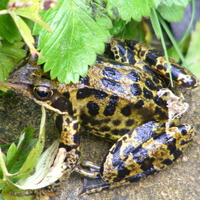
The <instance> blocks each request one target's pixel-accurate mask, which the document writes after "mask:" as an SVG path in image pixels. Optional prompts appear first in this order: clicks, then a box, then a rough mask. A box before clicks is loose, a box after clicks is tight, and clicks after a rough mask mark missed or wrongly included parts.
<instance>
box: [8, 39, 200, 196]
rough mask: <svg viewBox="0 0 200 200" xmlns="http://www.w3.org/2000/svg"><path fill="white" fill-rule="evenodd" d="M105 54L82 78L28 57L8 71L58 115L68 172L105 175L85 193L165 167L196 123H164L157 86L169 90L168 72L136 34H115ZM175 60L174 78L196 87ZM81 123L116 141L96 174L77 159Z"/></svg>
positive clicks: (32, 96)
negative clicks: (70, 78)
mask: <svg viewBox="0 0 200 200" xmlns="http://www.w3.org/2000/svg"><path fill="white" fill-rule="evenodd" d="M105 54H106V56H99V57H98V59H97V61H96V64H95V65H93V66H91V67H90V68H89V72H88V75H87V76H86V77H84V78H80V80H79V82H78V83H70V84H67V85H66V84H64V83H59V82H58V81H57V80H56V79H54V80H51V79H50V78H49V73H44V72H43V70H42V66H38V65H36V64H35V62H34V61H32V60H30V59H28V58H25V59H24V60H22V61H21V63H19V65H18V66H16V67H15V68H14V70H13V71H12V73H11V74H10V76H9V82H10V83H13V84H15V85H18V86H19V87H15V91H17V92H19V93H21V94H23V95H24V96H26V97H28V98H30V99H33V100H34V101H35V102H36V103H38V104H40V105H42V106H44V107H45V108H47V109H50V110H52V111H55V112H56V113H57V116H56V119H55V122H56V125H57V127H58V130H59V131H60V133H61V139H60V148H63V147H64V148H65V149H66V150H67V152H68V154H67V156H66V160H65V161H66V163H67V164H68V166H67V169H66V171H67V172H68V173H71V172H72V171H76V172H78V173H82V174H84V175H85V176H92V177H93V178H97V177H101V178H102V179H103V180H104V182H103V181H102V183H101V184H97V185H92V186H87V187H85V189H84V191H83V192H84V193H90V192H97V191H101V190H104V189H108V188H112V187H117V186H120V185H122V184H128V183H130V182H133V181H137V180H139V179H140V178H143V177H146V176H148V175H151V174H154V173H155V172H156V171H160V170H162V169H164V168H166V167H167V166H168V165H170V164H171V163H172V162H173V161H174V160H176V159H177V158H178V157H179V156H180V155H181V154H182V152H183V151H184V150H185V148H186V147H187V146H188V144H189V143H190V141H191V140H192V138H193V136H194V130H193V128H192V127H191V126H190V125H183V124H182V125H174V124H173V123H172V125H171V127H170V128H169V129H165V122H167V120H168V108H167V100H166V96H165V95H164V96H161V97H159V96H158V94H157V92H158V91H159V90H160V89H163V88H168V86H169V81H168V79H169V73H168V69H167V64H166V60H165V58H164V56H163V54H162V53H161V52H159V51H156V50H155V49H154V48H152V47H149V46H147V45H144V44H141V43H135V42H133V41H131V40H118V39H113V40H112V42H111V43H110V44H109V45H108V46H107V49H106V53H105ZM170 63H171V73H172V77H173V80H174V82H175V83H176V84H178V85H181V86H182V87H184V88H186V89H193V88H196V87H197V86H198V83H197V80H196V78H195V76H194V75H192V74H191V73H190V72H188V71H187V70H186V69H184V68H183V67H181V66H179V65H178V64H177V63H175V62H174V61H173V60H171V59H170ZM82 128H84V130H89V131H90V132H91V133H92V134H95V135H97V136H100V137H103V138H105V139H106V140H109V141H112V142H114V145H113V146H112V148H111V149H110V150H109V152H108V153H107V155H106V156H105V158H104V160H103V162H102V165H101V167H100V169H99V171H98V172H94V173H92V172H91V173H90V174H92V175H89V173H87V172H86V171H84V170H83V169H82V168H81V165H80V164H79V156H80V150H79V135H80V133H81V132H82V130H83V129H82ZM97 174H98V175H97Z"/></svg>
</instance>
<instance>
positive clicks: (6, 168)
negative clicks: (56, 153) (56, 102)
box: [0, 109, 46, 200]
mask: <svg viewBox="0 0 200 200" xmlns="http://www.w3.org/2000/svg"><path fill="white" fill-rule="evenodd" d="M42 111H43V115H42V120H41V126H40V134H39V138H38V140H36V139H33V134H34V130H33V128H31V127H28V128H26V129H25V130H23V131H22V133H21V135H20V138H19V142H18V145H15V144H14V143H12V144H11V145H10V147H9V149H8V151H7V154H6V155H4V154H3V153H2V152H1V151H0V188H1V190H2V193H1V194H2V196H3V198H4V199H16V200H17V199H18V198H17V197H16V198H15V197H14V196H13V197H12V198H11V196H10V194H8V191H9V192H10V191H12V192H19V191H20V190H19V186H18V185H16V184H15V183H16V182H17V181H18V180H20V179H22V178H27V177H29V175H30V174H31V173H32V172H33V170H34V167H35V166H36V164H37V162H38V160H39V158H40V156H41V153H42V150H43V147H44V137H45V132H44V125H45V119H46V114H45V111H44V109H43V110H42ZM21 192H22V191H21ZM27 199H28V198H27Z"/></svg>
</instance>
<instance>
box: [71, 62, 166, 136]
mask: <svg viewBox="0 0 200 200" xmlns="http://www.w3.org/2000/svg"><path fill="white" fill-rule="evenodd" d="M141 64H144V63H143V62H142V61H141V63H137V64H136V65H134V66H132V65H126V64H121V63H119V62H115V61H110V60H105V59H100V61H97V63H96V64H95V65H94V66H92V67H90V69H89V73H88V76H87V77H85V78H82V79H81V81H80V82H81V84H84V87H81V88H79V89H78V90H77V92H76V101H77V105H82V106H80V107H81V115H80V117H81V120H82V125H83V126H85V127H86V128H89V129H92V130H93V132H94V133H96V134H97V135H100V136H101V137H106V138H107V139H109V140H116V139H118V138H119V137H120V136H121V135H124V134H125V133H127V131H129V130H132V129H133V128H135V127H137V126H139V125H141V124H143V123H144V122H147V121H150V120H160V119H167V108H166V101H165V100H163V98H160V97H158V95H157V91H158V90H159V89H161V88H165V87H166V85H165V83H164V81H163V80H162V79H160V77H159V76H158V75H156V74H155V75H154V76H152V74H149V73H148V72H145V71H143V70H142V69H141V66H137V65H141ZM144 67H145V66H144ZM74 102H75V101H74ZM96 130H98V131H96Z"/></svg>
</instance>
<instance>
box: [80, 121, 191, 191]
mask: <svg viewBox="0 0 200 200" xmlns="http://www.w3.org/2000/svg"><path fill="white" fill-rule="evenodd" d="M147 124H148V123H147ZM144 126H145V125H143V126H141V127H139V128H137V129H135V130H134V131H132V132H129V133H127V134H126V135H124V136H123V137H122V138H121V139H119V140H118V141H117V143H116V144H114V145H113V146H112V148H111V149H110V150H109V152H108V154H107V156H106V157H105V159H104V162H103V164H102V166H101V168H100V175H101V178H102V179H103V181H104V182H102V180H101V183H100V184H99V183H97V184H93V183H92V184H90V185H87V186H85V188H84V190H83V191H82V192H81V194H85V193H93V192H99V191H102V190H106V189H109V188H113V187H118V186H120V185H126V184H129V183H132V182H136V181H138V180H140V179H141V178H145V177H146V176H149V175H152V174H154V173H155V172H159V171H161V170H163V169H165V168H166V167H167V166H169V165H170V164H172V163H173V161H175V160H176V159H177V158H179V157H180V156H181V155H182V153H183V151H184V150H185V149H186V148H187V146H188V145H189V143H190V142H191V141H192V139H193V137H194V130H193V128H192V127H191V126H190V125H179V126H177V127H170V128H169V129H167V130H165V131H163V132H161V133H159V134H155V135H153V136H152V137H150V138H149V139H147V140H146V141H144V142H142V143H138V145H137V146H133V145H131V144H134V145H136V137H135V136H136V135H137V132H138V131H140V134H142V133H141V130H142V131H144V132H145V131H147V130H145V129H143V128H144ZM138 141H139V140H138Z"/></svg>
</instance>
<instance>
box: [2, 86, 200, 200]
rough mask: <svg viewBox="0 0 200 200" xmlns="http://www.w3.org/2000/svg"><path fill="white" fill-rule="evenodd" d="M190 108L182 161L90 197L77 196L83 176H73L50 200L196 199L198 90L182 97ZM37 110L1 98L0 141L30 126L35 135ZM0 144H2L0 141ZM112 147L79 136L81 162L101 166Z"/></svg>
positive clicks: (52, 133)
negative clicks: (191, 131)
mask: <svg viewBox="0 0 200 200" xmlns="http://www.w3.org/2000/svg"><path fill="white" fill-rule="evenodd" d="M185 97H186V101H187V102H189V104H190V108H189V110H188V111H187V112H186V113H185V114H184V117H183V118H182V121H184V122H186V123H191V124H193V125H194V127H195V128H196V130H197V134H196V136H195V138H194V141H193V143H192V144H191V146H190V147H189V148H188V150H187V151H186V152H185V154H184V156H183V158H180V159H179V160H178V161H177V162H175V163H174V164H172V166H170V167H169V168H168V169H166V170H165V171H163V172H161V173H158V174H156V175H153V176H151V177H148V178H146V179H144V180H141V181H140V182H138V183H133V184H131V185H128V186H122V187H119V188H115V189H112V190H109V191H107V192H101V193H96V194H91V195H85V196H83V197H79V193H80V192H81V190H82V188H83V177H82V176H80V175H78V174H76V173H73V174H71V176H70V178H69V179H68V180H66V181H65V182H63V183H62V185H61V187H60V188H59V191H58V192H57V193H56V195H55V196H53V197H51V198H50V199H53V200H58V199H59V200H60V199H61V200H68V199H80V200H93V199H96V200H98V199H105V200H129V199H135V200H143V199H145V200H151V199H152V200H159V199H171V200H175V199H189V200H190V199H191V200H193V199H194V200H195V199H199V196H200V187H199V185H200V147H199V145H200V136H199V130H200V120H199V115H200V100H199V99H200V89H198V90H196V91H192V92H187V94H185ZM51 115H52V113H51V112H48V120H47V129H46V133H47V134H48V138H47V143H51V142H52V141H53V140H54V139H55V138H57V137H58V133H57V130H56V128H55V125H54V123H53V120H52V116H51ZM40 117H41V111H40V107H39V106H38V105H36V104H35V103H33V102H32V101H29V100H26V99H25V98H23V97H19V96H17V95H15V94H11V95H7V96H3V97H0V138H2V139H4V140H6V141H7V142H13V141H15V142H17V141H18V137H19V134H20V132H21V131H22V130H23V129H24V128H26V127H27V126H30V125H32V126H33V127H34V128H35V129H36V132H37V130H38V128H39V124H40ZM0 143H2V142H0ZM110 146H111V144H109V143H108V142H105V141H104V140H102V139H99V138H97V137H94V136H91V135H90V134H89V133H86V134H84V135H83V136H82V137H81V149H82V159H84V160H90V161H93V162H94V163H97V164H100V163H101V160H102V159H103V156H104V155H105V154H106V151H107V150H108V149H109V147H110Z"/></svg>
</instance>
